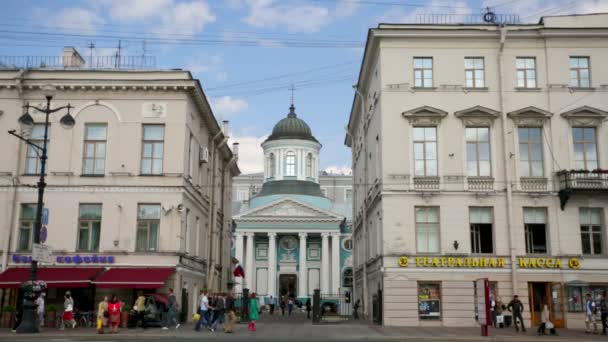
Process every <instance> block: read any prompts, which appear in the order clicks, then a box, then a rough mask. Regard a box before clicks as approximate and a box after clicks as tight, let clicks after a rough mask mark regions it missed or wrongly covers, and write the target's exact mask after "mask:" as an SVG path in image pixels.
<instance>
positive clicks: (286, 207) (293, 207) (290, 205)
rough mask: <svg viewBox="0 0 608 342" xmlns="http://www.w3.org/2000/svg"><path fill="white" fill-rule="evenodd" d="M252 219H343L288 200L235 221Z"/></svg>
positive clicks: (239, 216)
mask: <svg viewBox="0 0 608 342" xmlns="http://www.w3.org/2000/svg"><path fill="white" fill-rule="evenodd" d="M252 219H253V220H259V219H265V220H323V221H326V220H329V221H340V220H342V219H343V217H342V216H339V215H337V214H334V213H332V212H330V211H327V210H324V209H321V208H316V207H314V206H312V205H310V204H307V203H304V202H300V201H297V200H294V199H291V198H287V199H281V200H278V201H275V202H272V203H269V204H267V205H265V206H262V207H259V208H254V209H252V210H250V211H248V212H245V213H242V214H240V215H238V216H236V217H235V220H252Z"/></svg>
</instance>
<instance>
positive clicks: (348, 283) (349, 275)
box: [342, 267, 353, 287]
mask: <svg viewBox="0 0 608 342" xmlns="http://www.w3.org/2000/svg"><path fill="white" fill-rule="evenodd" d="M342 287H353V269H352V268H350V267H349V268H347V269H345V270H344V274H343V276H342Z"/></svg>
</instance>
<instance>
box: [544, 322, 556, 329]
mask: <svg viewBox="0 0 608 342" xmlns="http://www.w3.org/2000/svg"><path fill="white" fill-rule="evenodd" d="M554 327H555V326H554V325H553V323H551V321H547V323H545V328H547V329H553V328H554Z"/></svg>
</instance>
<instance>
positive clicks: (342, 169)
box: [324, 165, 353, 176]
mask: <svg viewBox="0 0 608 342" xmlns="http://www.w3.org/2000/svg"><path fill="white" fill-rule="evenodd" d="M324 171H325V172H327V173H333V174H338V175H346V176H352V174H353V170H352V169H351V168H350V166H346V165H342V166H339V165H332V166H328V167H326V168H325V170H324Z"/></svg>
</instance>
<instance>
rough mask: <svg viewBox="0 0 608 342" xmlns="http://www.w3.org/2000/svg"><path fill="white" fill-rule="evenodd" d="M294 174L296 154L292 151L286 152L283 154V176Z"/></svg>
mask: <svg viewBox="0 0 608 342" xmlns="http://www.w3.org/2000/svg"><path fill="white" fill-rule="evenodd" d="M295 175H296V154H295V152H293V151H289V152H287V155H286V156H285V176H295Z"/></svg>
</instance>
